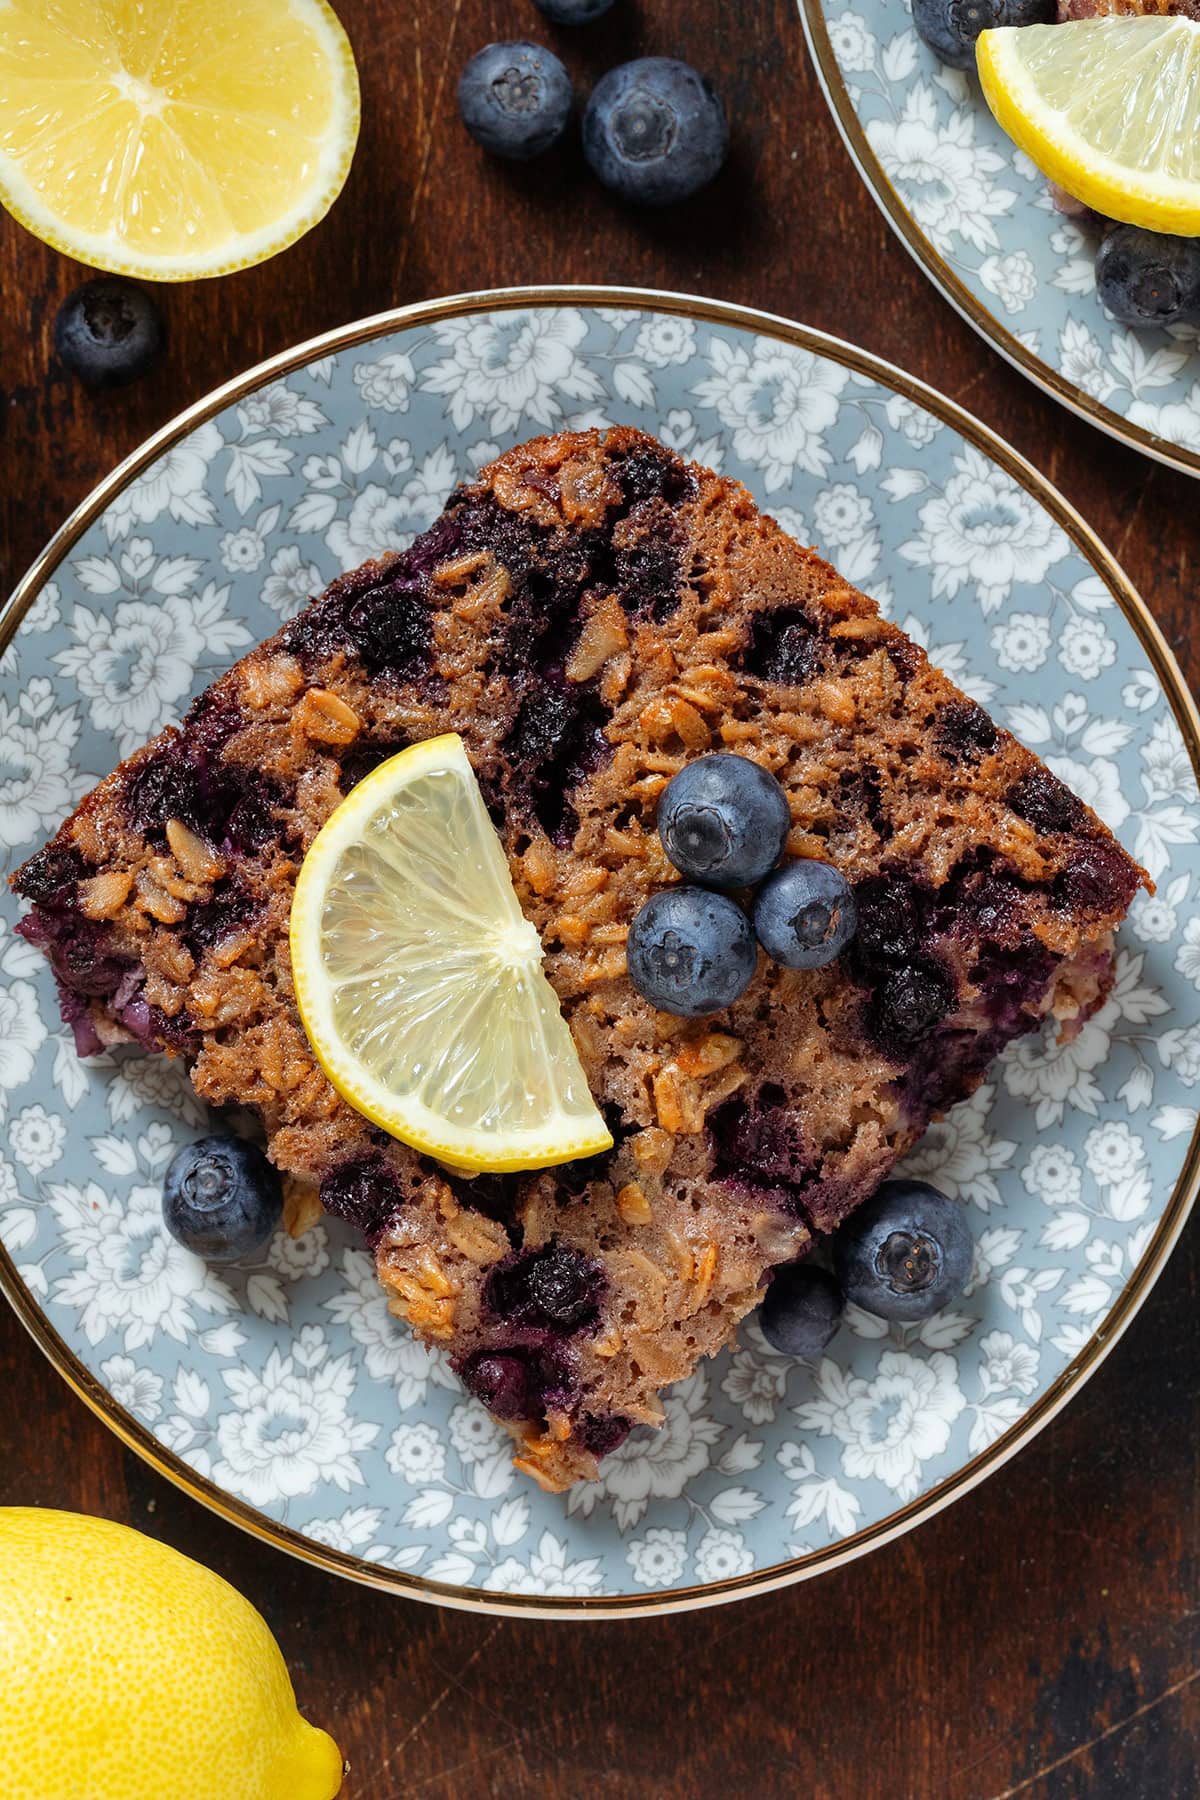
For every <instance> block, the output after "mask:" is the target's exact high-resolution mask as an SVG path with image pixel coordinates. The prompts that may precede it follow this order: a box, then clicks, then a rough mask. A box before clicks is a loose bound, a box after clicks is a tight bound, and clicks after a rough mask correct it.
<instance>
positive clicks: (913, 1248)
mask: <svg viewBox="0 0 1200 1800" xmlns="http://www.w3.org/2000/svg"><path fill="white" fill-rule="evenodd" d="M973 1260H974V1249H973V1244H972V1239H971V1229H970V1226H969V1225H968V1224H967V1215H966V1213H965V1211H964V1210H963V1208H962V1207H961V1206H960V1205H959V1204H958V1202H957V1201H956V1200H948V1199H947V1198H946V1196H945V1194H939V1192H938V1190H937V1189H936V1188H933V1187H930V1186H929V1184H928V1183H927V1182H924V1181H901V1180H897V1181H885V1182H884V1184H883V1186H882V1187H881V1188H880V1189H879V1191H878V1193H876V1194H875V1195H874V1196H873V1197H872V1198H871V1199H870V1200H868V1201H867V1202H866V1204H865V1205H864V1206H860V1207H859V1209H858V1211H857V1212H856V1213H853V1214H852V1215H851V1217H850V1218H849V1219H848V1220H847V1222H846V1223H845V1224H844V1225H843V1226H842V1227H841V1229H840V1230H839V1231H838V1233H837V1235H836V1236H835V1238H834V1240H833V1262H834V1268H835V1270H836V1271H837V1277H838V1280H839V1282H840V1283H841V1288H842V1292H843V1294H844V1295H845V1296H846V1299H847V1300H852V1301H853V1302H854V1304H855V1306H861V1307H862V1309H863V1311H864V1312H869V1313H874V1314H876V1316H877V1317H878V1318H881V1319H899V1320H902V1321H904V1322H906V1323H907V1322H908V1321H910V1320H914V1319H927V1318H928V1317H929V1315H930V1313H935V1312H940V1311H941V1309H942V1307H943V1306H946V1305H947V1304H948V1303H949V1302H950V1301H951V1300H954V1299H956V1298H957V1297H958V1295H959V1294H961V1293H962V1291H963V1289H964V1287H966V1285H967V1280H968V1278H969V1276H970V1273H971V1265H972V1262H973Z"/></svg>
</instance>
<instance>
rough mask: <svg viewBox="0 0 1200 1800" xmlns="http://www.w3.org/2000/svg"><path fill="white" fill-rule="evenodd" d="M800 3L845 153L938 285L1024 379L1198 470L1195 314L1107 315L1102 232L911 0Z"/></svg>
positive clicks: (1199, 375) (1199, 378) (1199, 367)
mask: <svg viewBox="0 0 1200 1800" xmlns="http://www.w3.org/2000/svg"><path fill="white" fill-rule="evenodd" d="M800 13H801V17H802V19H803V21H804V27H805V31H806V33H807V35H808V40H809V47H810V49H812V51H813V54H814V58H815V60H816V63H817V67H818V70H819V72H820V74H821V78H822V82H823V83H824V84H825V86H826V91H827V93H828V94H829V96H830V99H831V103H832V105H833V110H834V116H835V118H836V119H837V120H838V123H839V126H840V128H841V130H842V132H843V135H844V136H845V137H846V138H847V142H848V145H849V147H850V150H851V154H852V155H853V157H854V159H855V161H856V162H857V164H858V166H859V168H860V170H861V172H862V174H863V178H864V180H865V181H866V183H867V185H868V187H869V188H870V189H871V191H872V193H873V194H874V196H875V198H876V200H877V201H878V202H879V204H880V206H881V207H882V208H883V210H884V212H885V214H887V216H888V217H889V219H890V220H892V222H893V223H895V224H897V225H898V227H899V226H903V225H904V224H905V220H906V219H907V227H908V228H907V229H903V230H901V236H902V238H903V240H904V241H905V243H906V244H908V246H909V248H911V249H913V250H914V254H916V255H917V256H918V260H920V261H921V262H922V264H923V266H924V267H925V269H926V272H927V273H928V274H929V275H930V276H931V277H932V278H933V280H934V281H935V282H937V283H938V285H939V286H942V287H943V289H944V291H947V290H946V286H945V280H944V277H945V276H946V275H949V276H951V277H956V278H957V280H958V281H959V282H961V283H962V285H963V287H965V288H966V290H967V292H968V294H969V295H970V296H971V297H972V299H973V300H974V301H975V302H976V303H977V305H978V306H979V307H981V308H982V309H983V313H984V315H985V317H984V319H983V321H982V322H980V321H974V322H976V323H979V324H980V329H981V330H982V331H983V332H984V335H985V336H987V337H989V338H990V339H991V341H992V342H993V343H994V344H995V345H996V347H997V348H999V349H1002V350H1003V351H1004V352H1005V354H1006V355H1008V356H1010V357H1011V358H1012V359H1013V360H1015V361H1016V362H1018V363H1019V365H1020V366H1021V367H1022V368H1024V370H1025V372H1026V373H1027V374H1029V375H1032V376H1033V378H1034V380H1036V381H1041V382H1042V383H1043V384H1045V383H1046V382H1047V381H1049V382H1050V384H1051V391H1057V392H1058V395H1059V397H1060V398H1069V399H1070V400H1073V401H1074V402H1075V403H1076V404H1078V405H1081V406H1082V407H1083V408H1084V410H1086V411H1087V412H1088V414H1089V416H1090V417H1092V418H1094V419H1095V420H1096V422H1097V423H1100V424H1102V425H1103V426H1104V427H1105V429H1106V430H1109V431H1111V432H1112V433H1113V434H1114V435H1115V436H1116V437H1119V438H1122V439H1124V441H1125V442H1127V443H1134V444H1136V445H1137V447H1139V448H1142V449H1145V448H1148V447H1150V446H1149V443H1148V440H1155V442H1154V446H1153V451H1152V453H1153V454H1155V455H1158V456H1161V457H1162V458H1163V460H1165V461H1167V462H1171V463H1173V464H1174V466H1176V467H1178V468H1183V469H1186V470H1187V471H1188V472H1189V473H1190V474H1193V475H1195V474H1200V335H1198V332H1197V328H1196V327H1195V326H1194V325H1179V326H1173V327H1172V328H1171V329H1170V330H1167V331H1130V330H1128V329H1127V328H1126V327H1125V326H1123V325H1119V324H1118V323H1117V322H1116V321H1115V320H1114V319H1112V318H1110V316H1109V315H1108V314H1107V313H1106V312H1105V310H1104V308H1103V307H1102V306H1101V304H1100V302H1099V300H1098V298H1097V296H1096V279H1095V270H1094V266H1093V265H1094V260H1095V252H1096V248H1097V246H1098V243H1099V236H1098V234H1097V232H1096V231H1095V230H1094V229H1091V228H1090V227H1088V226H1087V225H1085V224H1082V223H1081V222H1080V221H1078V220H1075V219H1067V218H1064V217H1063V216H1062V215H1061V214H1060V213H1057V212H1055V210H1054V207H1053V205H1052V202H1051V199H1050V190H1049V187H1048V185H1047V182H1046V179H1045V177H1044V176H1043V175H1042V174H1041V172H1040V170H1038V169H1037V168H1036V167H1035V165H1034V164H1033V163H1032V162H1031V161H1030V159H1029V157H1028V156H1026V155H1025V153H1024V152H1023V151H1021V150H1018V149H1017V147H1016V146H1015V144H1013V143H1012V141H1011V140H1010V139H1009V138H1008V137H1006V136H1005V134H1004V132H1003V131H1001V129H1000V127H999V125H997V123H996V121H995V120H994V119H993V118H992V115H991V113H990V112H989V111H988V108H987V106H986V104H985V102H984V99H983V96H982V94H981V93H980V90H979V83H978V81H977V80H976V78H975V76H974V75H973V74H970V75H967V74H964V73H962V72H961V71H960V70H957V69H948V68H945V67H943V65H942V64H941V63H939V62H938V60H937V57H936V56H935V55H934V53H933V51H932V50H930V49H929V48H928V46H927V45H926V44H924V43H922V41H921V40H920V38H919V37H918V36H917V33H916V31H915V30H914V28H913V24H912V5H911V0H800ZM847 115H848V116H847ZM910 237H915V238H916V239H917V240H918V241H917V243H916V244H915V245H914V244H913V243H911V242H910ZM921 240H923V244H922V243H921ZM948 298H951V299H953V298H954V295H953V293H950V292H948ZM1055 382H1057V384H1058V386H1057V389H1056V388H1055V385H1054V384H1055ZM1064 389H1065V392H1064ZM1130 427H1132V428H1133V429H1132V430H1131V429H1130Z"/></svg>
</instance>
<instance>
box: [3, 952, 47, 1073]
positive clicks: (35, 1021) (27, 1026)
mask: <svg viewBox="0 0 1200 1800" xmlns="http://www.w3.org/2000/svg"><path fill="white" fill-rule="evenodd" d="M45 1041H46V1027H45V1026H44V1025H43V1023H42V1015H41V1013H40V1012H39V1011H38V1003H37V994H36V993H35V991H34V989H33V988H31V987H30V985H29V983H28V982H27V981H14V982H13V984H12V986H11V987H8V988H0V1090H3V1089H4V1088H19V1087H24V1085H25V1083H26V1082H27V1081H29V1080H30V1078H31V1077H32V1075H33V1069H34V1063H35V1060H36V1058H37V1053H38V1051H39V1050H40V1049H41V1047H42V1045H43V1044H44V1043H45ZM2 1099H3V1095H2V1093H0V1101H2Z"/></svg>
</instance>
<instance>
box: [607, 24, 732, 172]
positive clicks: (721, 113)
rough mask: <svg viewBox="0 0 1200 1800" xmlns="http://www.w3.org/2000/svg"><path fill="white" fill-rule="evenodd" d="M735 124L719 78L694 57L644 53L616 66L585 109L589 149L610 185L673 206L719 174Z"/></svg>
mask: <svg viewBox="0 0 1200 1800" xmlns="http://www.w3.org/2000/svg"><path fill="white" fill-rule="evenodd" d="M728 148H729V124H728V121H727V119H726V117H725V108H724V107H723V106H722V105H721V101H720V97H719V96H718V94H717V92H716V90H715V88H714V87H713V86H712V84H711V83H710V82H708V81H706V80H705V79H704V77H703V76H702V75H698V74H697V73H696V71H695V69H692V68H689V66H688V65H687V63H682V62H676V61H675V60H674V59H673V58H672V57H669V56H643V57H641V58H639V60H638V61H637V62H627V63H622V64H621V65H620V67H619V68H616V69H610V70H609V72H608V74H607V75H605V76H604V77H603V78H602V79H601V80H600V81H598V82H597V84H596V88H595V91H594V92H593V94H592V97H591V99H590V100H589V101H588V104H587V111H586V112H585V113H584V115H583V153H584V155H585V156H586V157H587V160H588V162H589V164H590V165H591V169H592V173H593V174H594V175H597V176H598V177H599V178H600V180H601V181H602V182H603V183H604V185H605V187H610V188H612V189H613V190H614V192H616V193H618V194H620V195H622V196H623V197H624V198H625V199H626V200H636V201H640V203H641V204H642V205H643V206H670V205H671V204H672V203H673V202H674V201H676V200H686V199H687V198H688V196H689V195H691V194H694V193H696V192H697V190H698V189H700V188H702V187H704V185H705V184H706V182H709V181H711V180H712V178H713V176H714V175H715V174H716V173H717V170H718V169H719V168H720V167H721V164H722V163H723V162H724V161H725V152H726V151H727V150H728Z"/></svg>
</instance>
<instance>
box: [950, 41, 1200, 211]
mask: <svg viewBox="0 0 1200 1800" xmlns="http://www.w3.org/2000/svg"><path fill="white" fill-rule="evenodd" d="M976 59H977V61H978V64H979V79H980V81H981V82H982V83H983V92H984V95H985V97H986V99H987V103H988V105H989V106H990V107H991V109H992V111H993V112H994V113H995V115H996V118H997V119H998V120H999V122H1000V124H1001V125H1002V126H1003V127H1004V130H1005V131H1006V132H1007V133H1008V135H1009V137H1010V138H1012V140H1013V142H1014V143H1015V144H1017V145H1019V146H1020V148H1021V149H1022V150H1024V151H1025V152H1026V153H1027V155H1029V156H1030V157H1032V159H1033V161H1034V162H1035V163H1036V164H1037V165H1038V168H1039V169H1041V170H1042V171H1043V172H1044V173H1045V174H1046V175H1048V176H1049V177H1050V179H1051V181H1056V182H1057V183H1058V185H1059V186H1060V187H1063V188H1065V189H1066V190H1067V192H1068V193H1069V194H1073V195H1074V196H1075V198H1076V199H1077V200H1082V201H1083V202H1084V203H1085V204H1086V205H1088V206H1091V207H1094V208H1095V210H1096V211H1097V212H1099V213H1104V214H1106V215H1107V217H1109V218H1111V219H1120V220H1122V221H1123V222H1124V223H1125V224H1127V225H1144V226H1146V227H1147V228H1148V229H1149V230H1152V231H1169V232H1174V233H1176V234H1178V235H1180V236H1185V237H1192V236H1195V235H1197V234H1200V24H1197V23H1196V22H1195V21H1194V20H1192V19H1177V18H1119V17H1111V18H1102V19H1086V20H1078V21H1076V22H1075V23H1073V24H1068V25H1024V26H1020V27H1015V26H1011V25H1010V26H1006V27H1004V28H1003V29H1002V30H999V31H985V32H982V33H981V34H980V37H979V40H978V43H977V45H976Z"/></svg>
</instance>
